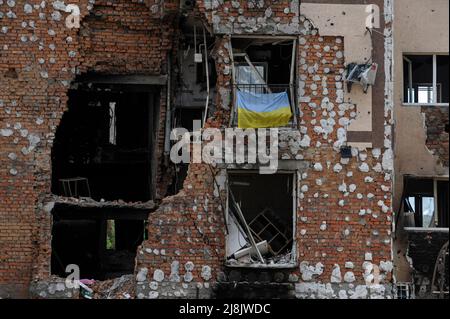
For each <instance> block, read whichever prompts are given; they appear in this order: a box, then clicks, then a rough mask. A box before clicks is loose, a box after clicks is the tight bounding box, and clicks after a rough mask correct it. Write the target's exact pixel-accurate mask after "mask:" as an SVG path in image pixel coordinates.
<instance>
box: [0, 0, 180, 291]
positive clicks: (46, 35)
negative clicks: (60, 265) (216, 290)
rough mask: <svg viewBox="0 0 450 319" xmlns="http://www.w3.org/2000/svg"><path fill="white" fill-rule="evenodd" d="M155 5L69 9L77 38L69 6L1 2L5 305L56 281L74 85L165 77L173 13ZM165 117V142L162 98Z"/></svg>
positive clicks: (1, 279) (0, 279)
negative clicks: (55, 221)
mask: <svg viewBox="0 0 450 319" xmlns="http://www.w3.org/2000/svg"><path fill="white" fill-rule="evenodd" d="M150 2H152V1H147V3H143V2H141V1H116V2H114V3H111V2H108V1H101V0H100V1H93V0H89V1H88V0H79V1H71V3H72V4H74V5H77V6H78V7H79V9H80V16H79V18H80V23H81V28H80V29H77V28H69V27H68V26H67V25H66V18H68V17H69V15H70V13H71V12H66V4H65V3H64V2H63V1H47V2H45V1H43V2H41V3H39V4H33V3H28V2H23V1H2V2H1V4H0V28H1V33H0V43H1V48H0V78H1V83H2V85H1V86H0V113H1V116H0V130H1V134H0V144H1V151H0V154H1V156H0V157H1V160H0V161H1V165H0V167H1V169H0V180H1V182H0V184H1V186H0V194H1V196H0V197H1V199H2V200H1V201H0V211H2V215H1V217H0V218H1V219H0V220H1V223H0V224H1V226H0V245H1V249H0V251H1V253H0V255H1V260H2V262H1V266H0V269H1V270H0V287H1V293H0V295H1V296H5V297H8V296H26V295H27V285H28V283H29V282H30V280H31V279H32V278H35V279H38V278H39V279H43V278H47V277H48V276H49V272H50V270H49V263H50V253H51V247H50V241H51V209H52V205H53V204H52V202H48V201H47V200H46V199H45V198H46V196H48V195H50V183H51V182H50V181H51V148H52V143H53V140H54V136H55V132H56V128H57V126H58V124H59V121H60V119H61V117H62V115H63V113H64V111H65V110H66V104H67V101H68V96H67V92H68V90H69V88H70V86H71V82H72V81H73V80H74V79H75V77H76V76H77V75H79V74H82V73H86V72H100V73H104V74H135V73H139V74H147V75H159V74H164V73H165V72H166V65H167V64H166V63H165V62H164V61H166V58H167V54H168V52H169V50H170V49H171V45H172V40H171V37H172V35H173V34H174V32H173V31H171V30H172V28H173V24H172V22H171V14H172V13H173V11H171V10H173V8H172V7H170V6H169V7H168V8H169V9H170V10H168V11H167V12H165V11H164V9H165V6H162V5H164V2H159V5H158V6H157V8H156V7H153V6H154V5H155V4H156V2H155V3H150ZM149 5H151V8H153V9H154V12H153V13H152V11H150V7H149ZM69 11H70V10H69ZM175 12H176V10H175ZM162 18H166V19H167V20H166V21H165V22H164V23H162V21H163V20H161V19H162ZM161 96H162V97H165V94H164V90H162V94H161ZM161 107H162V109H163V110H162V111H161V125H160V130H159V131H158V136H159V137H160V138H161V137H163V136H164V112H165V111H164V110H165V98H162V101H161ZM162 143H163V142H160V144H159V145H160V146H159V149H160V151H159V153H160V155H159V159H161V156H162V155H161V153H162V150H161V147H162Z"/></svg>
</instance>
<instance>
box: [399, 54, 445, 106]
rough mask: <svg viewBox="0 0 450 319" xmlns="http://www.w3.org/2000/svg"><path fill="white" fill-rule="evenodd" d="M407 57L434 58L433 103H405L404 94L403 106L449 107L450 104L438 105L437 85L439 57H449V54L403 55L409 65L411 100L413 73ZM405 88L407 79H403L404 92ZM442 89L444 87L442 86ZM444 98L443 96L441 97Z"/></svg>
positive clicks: (410, 62)
mask: <svg viewBox="0 0 450 319" xmlns="http://www.w3.org/2000/svg"><path fill="white" fill-rule="evenodd" d="M407 55H428V56H432V57H433V83H432V86H433V100H434V101H433V102H432V103H409V102H405V94H404V93H403V94H402V95H403V97H402V101H403V105H404V106H422V105H424V106H447V107H448V106H449V103H438V102H437V98H438V94H437V93H438V85H437V84H438V83H437V57H438V56H445V55H446V56H448V53H446V54H444V53H442V54H436V53H432V54H429V53H411V54H408V53H404V54H403V61H406V62H407V63H408V64H409V67H408V75H409V84H408V88H409V90H408V98H409V99H410V98H411V97H409V95H410V91H411V90H412V86H413V85H412V78H413V71H412V61H411V60H409V59H408V57H407ZM404 88H405V79H403V86H402V92H404ZM441 88H442V86H441ZM441 96H442V95H441Z"/></svg>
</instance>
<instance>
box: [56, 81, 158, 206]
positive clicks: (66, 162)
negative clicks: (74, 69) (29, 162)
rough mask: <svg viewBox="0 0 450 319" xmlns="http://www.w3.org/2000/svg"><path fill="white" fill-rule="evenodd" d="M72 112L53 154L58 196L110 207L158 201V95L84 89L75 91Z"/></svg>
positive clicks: (145, 89)
mask: <svg viewBox="0 0 450 319" xmlns="http://www.w3.org/2000/svg"><path fill="white" fill-rule="evenodd" d="M68 106H69V110H68V111H67V112H66V113H65V114H64V116H63V118H62V120H61V124H60V126H59V128H58V130H57V132H56V138H55V144H54V147H53V152H52V164H53V178H52V191H53V193H55V194H58V195H62V196H67V197H80V196H81V197H83V196H84V197H92V198H93V199H96V200H101V199H104V200H107V201H108V200H117V199H122V200H124V201H148V200H150V199H152V198H153V194H154V173H153V170H154V160H155V156H154V146H155V138H156V129H157V125H158V117H159V114H158V112H159V107H158V106H159V92H158V90H157V89H155V88H154V87H150V86H143V85H142V86H141V85H116V84H114V85H101V84H90V83H88V84H84V83H82V84H78V85H77V88H76V89H72V90H70V91H69V102H68ZM63 186H65V187H63ZM69 186H70V192H69V191H68V188H69ZM87 186H88V187H89V190H87V189H86V188H87ZM75 189H76V190H75Z"/></svg>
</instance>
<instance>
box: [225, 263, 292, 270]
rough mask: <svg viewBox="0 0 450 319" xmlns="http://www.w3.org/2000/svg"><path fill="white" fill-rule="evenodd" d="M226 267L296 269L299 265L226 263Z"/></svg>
mask: <svg viewBox="0 0 450 319" xmlns="http://www.w3.org/2000/svg"><path fill="white" fill-rule="evenodd" d="M225 267H227V268H234V269H238V268H241V269H296V268H297V267H298V264H297V263H295V262H291V263H288V264H275V265H267V264H230V263H227V262H226V263H225Z"/></svg>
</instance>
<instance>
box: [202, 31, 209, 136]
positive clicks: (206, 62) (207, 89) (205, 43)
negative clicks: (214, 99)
mask: <svg viewBox="0 0 450 319" xmlns="http://www.w3.org/2000/svg"><path fill="white" fill-rule="evenodd" d="M203 42H204V45H205V68H206V106H205V115H204V116H203V127H205V124H206V120H207V119H208V111H209V91H210V87H209V86H210V83H209V63H208V44H207V42H206V31H205V28H203Z"/></svg>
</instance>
